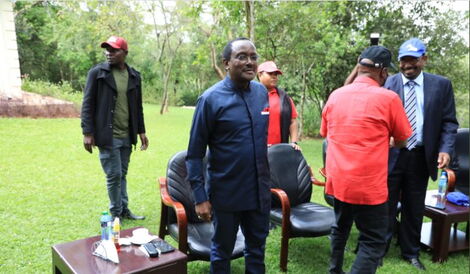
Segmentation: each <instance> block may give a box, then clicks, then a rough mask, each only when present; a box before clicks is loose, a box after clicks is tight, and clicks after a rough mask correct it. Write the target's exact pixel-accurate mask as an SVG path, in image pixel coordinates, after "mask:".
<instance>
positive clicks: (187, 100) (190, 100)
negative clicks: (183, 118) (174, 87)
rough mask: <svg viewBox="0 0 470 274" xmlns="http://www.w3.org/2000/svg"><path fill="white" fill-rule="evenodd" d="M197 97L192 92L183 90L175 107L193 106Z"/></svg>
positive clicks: (197, 95)
mask: <svg viewBox="0 0 470 274" xmlns="http://www.w3.org/2000/svg"><path fill="white" fill-rule="evenodd" d="M198 97H199V93H197V92H193V91H190V90H185V91H183V93H182V94H181V96H180V98H179V100H178V102H177V105H178V106H195V105H196V102H197V98H198Z"/></svg>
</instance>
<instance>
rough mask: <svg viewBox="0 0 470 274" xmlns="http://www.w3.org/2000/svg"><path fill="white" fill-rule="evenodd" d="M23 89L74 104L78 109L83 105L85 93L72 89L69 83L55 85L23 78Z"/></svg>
mask: <svg viewBox="0 0 470 274" xmlns="http://www.w3.org/2000/svg"><path fill="white" fill-rule="evenodd" d="M21 89H22V90H24V91H28V92H32V93H37V94H41V95H44V96H51V97H54V98H57V99H62V100H65V101H69V102H73V103H74V105H75V106H76V107H77V108H80V107H81V105H82V99H83V93H82V92H80V91H77V90H75V89H73V88H72V85H70V83H69V82H66V81H64V82H62V83H60V84H54V83H50V82H47V81H42V80H30V79H29V78H23V83H22V85H21Z"/></svg>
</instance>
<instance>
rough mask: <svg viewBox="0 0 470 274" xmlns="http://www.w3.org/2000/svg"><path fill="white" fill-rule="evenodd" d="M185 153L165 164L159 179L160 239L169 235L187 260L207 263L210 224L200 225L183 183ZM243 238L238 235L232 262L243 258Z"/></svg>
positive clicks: (188, 190)
mask: <svg viewBox="0 0 470 274" xmlns="http://www.w3.org/2000/svg"><path fill="white" fill-rule="evenodd" d="M185 158H186V151H181V152H178V153H176V154H175V155H173V157H171V159H170V160H169V161H168V168H167V173H166V178H160V179H159V182H160V195H161V202H162V203H161V215H160V229H159V237H160V238H162V239H164V237H165V235H170V236H171V237H172V238H173V239H175V240H176V241H177V242H178V249H179V250H180V251H181V252H183V253H185V254H187V255H188V260H189V261H192V260H204V261H209V260H210V247H211V239H212V235H213V234H214V226H213V224H212V222H203V221H201V220H200V219H199V218H198V217H197V214H196V211H195V207H194V196H193V192H192V189H191V185H190V183H189V182H188V181H187V180H186V176H187V172H186V163H185ZM244 248H245V238H244V237H243V234H242V233H241V231H240V230H239V231H238V234H237V239H236V242H235V247H234V249H233V252H232V259H236V258H239V257H241V256H243V249H244Z"/></svg>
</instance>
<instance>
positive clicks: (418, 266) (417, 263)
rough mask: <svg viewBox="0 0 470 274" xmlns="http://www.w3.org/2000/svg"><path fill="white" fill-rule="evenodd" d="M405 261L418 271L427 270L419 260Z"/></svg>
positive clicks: (407, 259)
mask: <svg viewBox="0 0 470 274" xmlns="http://www.w3.org/2000/svg"><path fill="white" fill-rule="evenodd" d="M405 261H407V262H408V263H410V264H411V265H412V266H414V267H415V268H416V269H418V270H426V267H424V264H422V263H421V261H420V260H419V259H418V258H411V259H409V258H405Z"/></svg>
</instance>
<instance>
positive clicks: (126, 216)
mask: <svg viewBox="0 0 470 274" xmlns="http://www.w3.org/2000/svg"><path fill="white" fill-rule="evenodd" d="M121 218H123V219H129V220H144V219H145V216H138V215H134V214H133V213H132V212H131V211H130V210H129V209H128V210H125V211H123V212H122V214H121Z"/></svg>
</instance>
